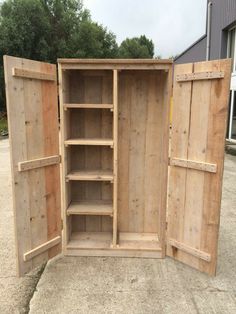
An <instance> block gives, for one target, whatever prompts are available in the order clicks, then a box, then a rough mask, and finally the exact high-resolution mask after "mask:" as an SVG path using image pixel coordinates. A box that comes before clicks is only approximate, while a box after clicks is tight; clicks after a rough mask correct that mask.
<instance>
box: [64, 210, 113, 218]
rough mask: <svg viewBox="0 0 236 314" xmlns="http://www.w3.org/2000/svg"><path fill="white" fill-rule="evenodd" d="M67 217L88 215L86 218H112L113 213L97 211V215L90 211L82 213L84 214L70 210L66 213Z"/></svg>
mask: <svg viewBox="0 0 236 314" xmlns="http://www.w3.org/2000/svg"><path fill="white" fill-rule="evenodd" d="M66 213H67V216H72V215H75V216H76V215H77V216H84V215H88V216H110V217H113V211H110V212H108V211H98V212H97V213H95V212H90V211H84V212H82V211H81V212H79V211H76V210H72V209H69V210H68V209H67V211H66Z"/></svg>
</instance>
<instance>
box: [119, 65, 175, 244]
mask: <svg viewBox="0 0 236 314" xmlns="http://www.w3.org/2000/svg"><path fill="white" fill-rule="evenodd" d="M168 78H169V77H168V73H165V72H151V71H150V72H148V71H145V72H141V71H137V72H135V71H122V72H121V73H120V74H119V100H118V102H119V123H118V125H119V140H118V161H119V168H118V230H119V232H131V233H132V232H133V233H159V232H160V233H161V234H162V240H163V242H162V245H164V240H165V235H164V231H165V223H161V222H160V216H161V215H162V219H164V221H165V211H166V198H165V197H164V196H162V193H166V190H167V168H168V138H169V136H168V134H169V118H168V112H169V108H168V104H169V96H170V93H169V92H170V82H171V80H168Z"/></svg>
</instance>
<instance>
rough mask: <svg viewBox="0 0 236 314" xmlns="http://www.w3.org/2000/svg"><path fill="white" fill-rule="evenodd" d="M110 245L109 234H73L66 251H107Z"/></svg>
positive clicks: (110, 238)
mask: <svg viewBox="0 0 236 314" xmlns="http://www.w3.org/2000/svg"><path fill="white" fill-rule="evenodd" d="M111 243H112V233H111V232H73V233H72V234H71V237H70V241H69V243H68V244H67V249H108V248H110V246H111Z"/></svg>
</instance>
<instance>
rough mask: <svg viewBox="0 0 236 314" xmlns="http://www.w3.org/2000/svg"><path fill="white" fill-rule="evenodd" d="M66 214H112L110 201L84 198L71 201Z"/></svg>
mask: <svg viewBox="0 0 236 314" xmlns="http://www.w3.org/2000/svg"><path fill="white" fill-rule="evenodd" d="M67 215H94V216H112V215H113V206H112V201H106V200H89V201H87V200H84V201H78V202H71V203H70V205H69V207H68V208H67Z"/></svg>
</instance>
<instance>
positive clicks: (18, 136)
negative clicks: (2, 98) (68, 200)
mask: <svg viewBox="0 0 236 314" xmlns="http://www.w3.org/2000/svg"><path fill="white" fill-rule="evenodd" d="M14 66H18V67H21V68H22V60H21V59H18V58H12V57H9V56H4V76H5V88H6V100H7V113H8V129H9V141H10V156H11V172H12V179H13V180H12V192H13V210H14V225H15V237H16V258H17V273H18V274H19V275H23V274H25V273H27V272H29V271H30V270H31V269H32V260H30V261H27V262H24V260H23V258H22V257H23V256H22V255H23V253H24V252H26V251H28V250H30V249H31V248H32V246H31V237H30V236H29V235H30V200H29V185H28V173H27V172H25V173H19V172H18V171H17V163H18V161H20V160H27V142H26V132H25V107H24V84H23V80H19V79H18V80H17V79H15V78H13V76H12V68H13V67H14ZM16 121H17V123H16ZM21 208H24V210H23V211H22V210H21Z"/></svg>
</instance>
